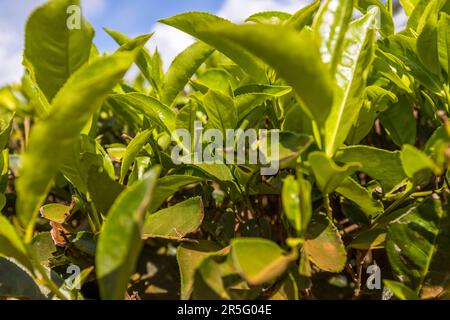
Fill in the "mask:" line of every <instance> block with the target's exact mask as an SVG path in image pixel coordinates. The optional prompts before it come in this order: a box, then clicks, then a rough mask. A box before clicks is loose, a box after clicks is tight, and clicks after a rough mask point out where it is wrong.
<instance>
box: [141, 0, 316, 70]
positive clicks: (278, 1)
mask: <svg viewBox="0 0 450 320" xmlns="http://www.w3.org/2000/svg"><path fill="white" fill-rule="evenodd" d="M309 2H311V1H310V0H246V1H245V2H243V1H242V0H225V1H224V4H223V5H222V7H221V9H220V10H219V11H218V12H217V13H215V14H216V15H218V16H221V17H223V18H226V19H229V20H232V21H234V22H242V21H243V20H245V19H246V18H247V17H248V16H250V15H251V14H253V13H256V12H261V11H269V10H270V11H284V12H291V13H293V12H295V11H297V10H298V9H299V8H302V6H304V5H305V4H307V3H309ZM152 32H155V35H154V36H153V38H152V39H151V40H150V44H149V47H150V48H151V49H152V50H154V48H155V47H157V48H158V50H159V52H160V53H161V56H162V58H163V62H164V68H165V69H167V68H168V67H169V66H170V63H171V62H172V61H173V59H174V58H175V57H176V56H177V55H178V54H179V53H180V52H182V51H183V50H184V49H185V48H186V47H188V46H189V45H190V44H192V43H193V42H194V41H195V40H194V39H193V38H192V37H191V36H189V35H188V34H186V33H184V32H181V31H179V30H177V29H175V28H172V27H169V26H167V25H163V24H156V25H155V26H154V27H153V29H152Z"/></svg>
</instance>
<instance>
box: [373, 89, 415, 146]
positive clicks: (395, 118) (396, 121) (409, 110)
mask: <svg viewBox="0 0 450 320" xmlns="http://www.w3.org/2000/svg"><path fill="white" fill-rule="evenodd" d="M380 120H381V123H382V125H383V126H384V127H385V129H386V130H387V131H388V132H389V135H390V136H391V138H392V140H393V141H394V143H395V144H396V145H398V146H402V145H404V144H412V145H414V144H415V141H416V134H417V129H416V128H417V125H416V119H415V117H414V109H413V107H412V106H411V104H410V103H409V101H408V99H407V98H406V97H405V96H400V97H399V99H398V103H396V104H394V105H391V106H390V107H389V108H388V109H387V110H386V111H384V112H383V113H382V114H381V115H380Z"/></svg>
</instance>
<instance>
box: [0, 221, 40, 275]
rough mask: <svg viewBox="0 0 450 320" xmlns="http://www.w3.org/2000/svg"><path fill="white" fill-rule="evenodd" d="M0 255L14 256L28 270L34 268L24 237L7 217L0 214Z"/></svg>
mask: <svg viewBox="0 0 450 320" xmlns="http://www.w3.org/2000/svg"><path fill="white" fill-rule="evenodd" d="M0 256H3V257H8V258H14V259H16V260H17V261H19V262H20V263H21V264H22V265H23V266H25V267H26V268H28V270H33V269H32V267H31V263H30V261H29V260H28V258H27V250H26V248H25V245H24V243H23V242H22V239H21V238H20V236H19V235H18V234H17V232H16V230H15V229H14V227H13V226H12V225H11V223H10V222H9V221H8V219H7V218H6V217H4V216H3V215H1V214H0Z"/></svg>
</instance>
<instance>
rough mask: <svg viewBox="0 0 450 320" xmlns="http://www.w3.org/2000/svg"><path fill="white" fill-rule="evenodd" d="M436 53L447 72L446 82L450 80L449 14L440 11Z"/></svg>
mask: <svg viewBox="0 0 450 320" xmlns="http://www.w3.org/2000/svg"><path fill="white" fill-rule="evenodd" d="M438 55H439V62H440V63H441V67H442V68H443V69H444V70H445V72H446V73H447V82H450V81H449V79H450V68H449V58H450V15H448V14H446V13H441V18H440V19H439V24H438Z"/></svg>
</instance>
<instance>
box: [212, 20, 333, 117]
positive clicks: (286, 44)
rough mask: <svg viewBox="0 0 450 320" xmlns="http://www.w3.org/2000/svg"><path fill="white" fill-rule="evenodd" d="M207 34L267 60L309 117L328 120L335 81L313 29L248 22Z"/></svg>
mask: <svg viewBox="0 0 450 320" xmlns="http://www.w3.org/2000/svg"><path fill="white" fill-rule="evenodd" d="M208 33H210V34H211V35H214V36H216V37H224V38H226V39H229V40H230V41H233V42H234V43H236V44H239V45H240V46H242V47H243V48H245V49H247V50H249V51H250V52H252V53H253V54H255V55H256V56H258V57H260V58H261V59H263V60H264V61H265V62H267V63H268V64H269V65H270V66H271V67H273V68H274V69H275V70H276V71H277V72H278V73H279V74H280V76H281V77H283V78H284V79H285V80H286V81H287V83H288V84H289V85H291V86H292V87H293V89H294V90H295V92H296V93H297V94H298V96H299V97H300V99H301V101H302V107H303V108H304V109H305V112H306V113H307V114H308V115H309V116H310V118H311V119H313V120H316V121H317V122H318V123H320V124H322V123H323V122H324V121H325V119H326V117H327V116H328V113H329V111H330V108H331V105H332V102H333V82H332V80H331V77H330V76H329V73H328V72H327V68H326V66H325V65H324V64H323V63H322V61H321V59H320V53H319V49H318V48H317V46H316V39H315V38H314V36H313V34H312V32H310V31H309V30H303V31H302V32H301V33H298V32H297V31H295V30H293V29H292V28H288V27H280V26H267V25H259V26H251V25H247V26H230V27H227V28H223V29H218V30H213V31H208ZM319 75H320V76H319Z"/></svg>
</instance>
